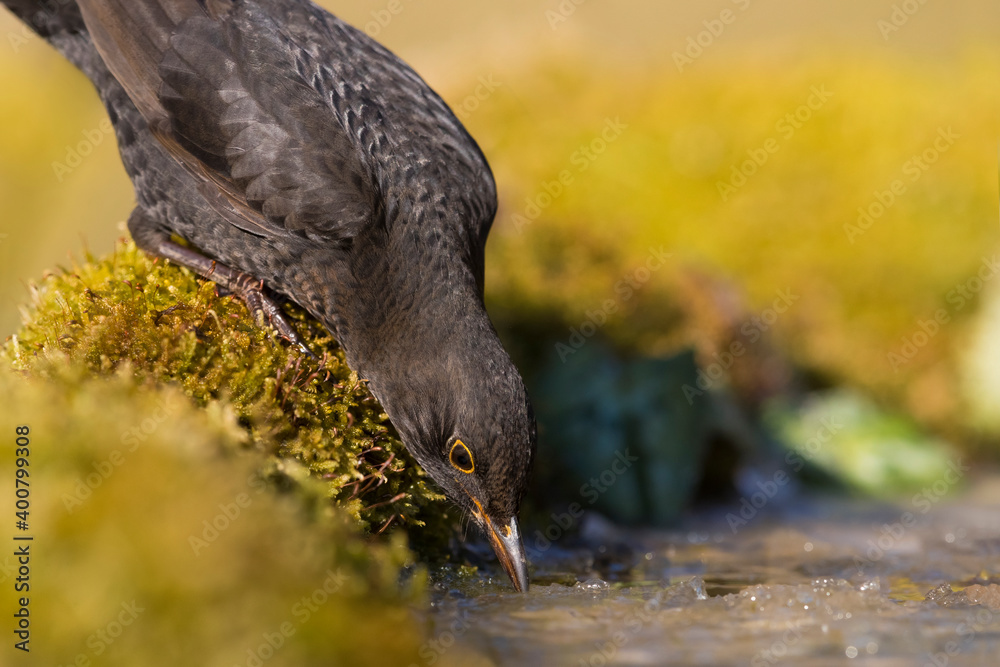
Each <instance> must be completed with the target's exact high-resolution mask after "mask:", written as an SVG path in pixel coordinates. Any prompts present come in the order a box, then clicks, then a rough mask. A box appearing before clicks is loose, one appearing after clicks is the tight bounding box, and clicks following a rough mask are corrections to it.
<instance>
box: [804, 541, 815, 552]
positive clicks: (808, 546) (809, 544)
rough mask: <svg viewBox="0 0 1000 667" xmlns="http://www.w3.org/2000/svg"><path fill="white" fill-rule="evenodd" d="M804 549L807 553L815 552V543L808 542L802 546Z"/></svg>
mask: <svg viewBox="0 0 1000 667" xmlns="http://www.w3.org/2000/svg"><path fill="white" fill-rule="evenodd" d="M802 548H803V549H805V550H806V552H809V551H812V550H813V543H812V542H806V543H805V544H804V545H802Z"/></svg>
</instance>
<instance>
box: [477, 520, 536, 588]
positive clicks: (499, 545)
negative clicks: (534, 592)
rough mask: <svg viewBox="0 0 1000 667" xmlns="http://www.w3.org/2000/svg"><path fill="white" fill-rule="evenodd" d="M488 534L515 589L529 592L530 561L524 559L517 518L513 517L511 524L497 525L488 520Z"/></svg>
mask: <svg viewBox="0 0 1000 667" xmlns="http://www.w3.org/2000/svg"><path fill="white" fill-rule="evenodd" d="M486 534H487V536H488V537H489V538H490V544H491V545H493V551H495V552H496V554H497V558H498V559H499V560H500V565H502V566H503V569H504V572H506V573H507V576H509V577H510V580H511V582H513V584H514V588H515V589H517V591H518V592H519V593H526V592H527V591H528V561H527V559H526V558H525V557H524V543H523V542H522V541H521V530H520V528H518V525H517V517H512V518H511V520H510V523H508V524H506V525H497V524H495V523H493V522H492V521H490V520H489V519H487V520H486Z"/></svg>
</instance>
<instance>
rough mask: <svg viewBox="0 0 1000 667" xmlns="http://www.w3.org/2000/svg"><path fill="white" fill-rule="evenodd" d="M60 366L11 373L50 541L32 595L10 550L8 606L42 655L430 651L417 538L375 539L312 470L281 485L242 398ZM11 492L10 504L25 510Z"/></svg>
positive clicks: (148, 660)
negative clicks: (263, 464) (206, 398)
mask: <svg viewBox="0 0 1000 667" xmlns="http://www.w3.org/2000/svg"><path fill="white" fill-rule="evenodd" d="M147 284H148V283H147ZM48 375H49V377H47V378H46V379H42V380H40V379H30V378H29V379H25V378H23V377H18V376H17V375H16V374H15V373H12V372H11V371H9V370H7V369H4V370H2V371H0V401H2V402H3V405H4V409H3V411H0V433H3V434H4V438H5V440H6V441H7V442H8V444H9V445H10V453H11V455H10V456H4V457H2V459H0V474H3V476H4V478H5V479H7V480H11V479H13V477H14V474H15V473H14V471H15V465H16V463H15V458H14V456H13V454H14V451H13V445H14V438H15V428H17V427H18V426H21V427H24V426H27V428H28V429H29V431H28V433H27V436H26V437H27V438H28V440H29V443H28V449H29V450H30V451H29V452H28V457H27V460H28V464H27V465H22V466H21V469H26V470H28V471H29V473H30V476H29V477H28V478H27V480H28V482H29V483H30V489H31V495H30V499H29V502H30V509H29V510H28V513H27V514H26V515H25V518H26V520H27V528H28V529H27V530H25V531H23V532H19V533H18V534H19V535H21V536H31V537H33V538H34V539H33V540H32V541H31V542H18V543H17V544H18V545H21V544H28V545H30V547H29V548H30V567H31V572H30V575H29V585H30V589H29V590H27V591H22V592H15V591H14V586H13V585H12V580H11V579H9V578H8V577H11V576H14V575H11V574H10V573H11V572H16V570H12V569H11V562H12V561H13V560H14V559H13V557H12V556H10V555H8V557H7V563H6V564H5V570H4V572H6V573H7V574H4V575H2V576H3V578H5V579H7V583H6V584H5V585H4V586H3V593H2V594H0V597H2V598H3V600H2V603H3V605H4V608H5V609H8V610H15V609H18V608H19V605H18V604H17V602H16V600H17V598H18V597H21V596H24V597H27V598H29V603H28V609H29V614H30V616H29V617H30V624H31V625H30V627H31V632H32V636H31V640H30V644H29V648H30V649H31V653H30V654H29V655H26V656H24V657H25V658H29V657H30V658H32V661H31V664H39V665H41V664H46V665H81V664H101V665H128V666H130V667H131V666H133V665H144V666H147V667H158V666H160V665H207V666H212V667H214V666H216V665H219V666H225V667H232V666H233V665H261V664H267V665H274V666H278V665H295V666H296V667H299V666H302V665H329V664H343V665H390V664H408V663H410V662H412V661H415V660H416V658H417V652H418V650H419V644H420V641H421V639H422V637H421V632H420V629H419V627H418V626H417V624H416V623H415V622H414V618H413V615H412V611H411V609H410V607H411V605H412V604H413V603H414V602H420V601H421V600H422V593H421V590H422V588H423V581H424V577H423V575H422V574H419V572H418V574H417V576H411V577H409V578H407V579H405V580H401V578H400V571H401V568H404V567H406V566H407V565H408V564H409V563H410V559H411V556H410V552H409V551H408V550H407V548H406V546H405V544H404V540H402V539H398V538H399V537H400V536H397V539H395V540H393V541H391V542H389V543H386V542H383V541H378V542H374V543H373V542H372V541H371V540H367V539H364V538H363V537H362V536H361V533H360V531H359V529H358V527H357V525H356V522H355V521H352V520H350V519H349V518H348V517H347V516H346V514H345V513H344V512H343V511H341V510H340V509H338V508H336V507H335V506H332V505H331V504H330V503H327V502H324V501H323V500H324V496H325V494H326V493H327V490H326V487H325V486H324V485H323V484H322V483H321V482H319V481H316V480H312V479H310V478H309V476H308V475H302V477H304V479H302V480H301V481H300V482H299V484H298V486H297V487H296V493H284V494H282V493H274V492H273V489H269V485H268V484H267V483H266V482H265V480H264V479H263V478H262V477H261V476H260V474H259V468H260V458H261V457H260V456H259V455H256V454H254V453H253V452H248V451H246V448H245V443H246V441H247V437H246V433H245V430H244V429H243V428H242V427H241V426H240V425H239V424H238V417H237V413H236V408H235V407H234V406H233V405H232V404H224V403H223V402H222V401H217V400H213V401H211V402H210V403H209V406H208V409H202V408H201V407H198V406H196V405H194V404H192V402H191V401H190V400H189V399H188V398H187V397H186V396H185V395H184V393H183V392H182V391H180V390H179V389H177V388H176V387H170V386H148V385H140V384H137V383H136V381H135V379H134V376H133V373H132V371H131V369H129V368H128V367H127V366H126V365H125V364H119V372H117V373H111V374H110V376H109V377H96V378H95V377H93V376H92V375H91V374H90V373H89V371H86V370H83V369H80V368H73V369H66V368H64V369H62V370H57V369H54V368H52V369H50V370H49V371H48ZM136 432H138V433H140V434H141V437H140V436H135V437H132V438H130V437H129V434H133V435H134V434H135V433H136ZM21 433H23V429H22V431H21ZM22 444H23V441H22ZM21 453H22V454H24V452H21ZM283 465H284V467H285V468H286V470H288V472H289V474H292V475H294V469H295V468H297V467H298V466H297V464H295V463H294V462H292V461H286V462H285V463H284V464H283ZM13 497H14V494H13V492H11V493H9V494H4V500H3V501H2V506H3V508H4V511H5V512H6V513H7V516H11V517H12V516H13V514H14V507H13ZM304 501H305V502H304ZM310 501H311V502H310ZM12 549H13V547H12ZM0 564H4V563H3V558H0ZM14 567H15V568H16V564H15V565H14ZM8 648H9V649H10V647H8ZM10 650H11V651H13V649H10ZM15 662H16V661H15Z"/></svg>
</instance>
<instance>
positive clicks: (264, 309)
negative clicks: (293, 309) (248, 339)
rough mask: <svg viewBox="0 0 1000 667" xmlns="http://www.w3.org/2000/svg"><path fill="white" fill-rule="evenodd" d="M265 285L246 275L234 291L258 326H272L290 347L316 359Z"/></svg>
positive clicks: (238, 282)
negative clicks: (265, 288)
mask: <svg viewBox="0 0 1000 667" xmlns="http://www.w3.org/2000/svg"><path fill="white" fill-rule="evenodd" d="M263 287H264V286H263V283H258V282H255V281H253V279H252V278H251V277H250V276H247V275H245V274H244V276H241V277H240V279H239V280H237V281H236V284H235V285H234V289H235V291H236V293H237V295H238V296H239V297H240V298H241V299H242V300H243V302H244V303H245V304H246V305H247V308H248V309H249V310H250V317H251V318H252V319H253V321H254V322H256V323H257V325H258V326H261V327H263V326H264V325H265V324H269V325H271V328H273V329H274V330H275V332H277V334H278V335H279V336H280V337H281V338H283V339H284V340H286V341H287V342H288V343H289V344H290V345H293V346H295V347H297V348H299V350H300V351H301V352H302V353H303V354H305V355H306V356H307V357H311V358H312V359H316V358H317V357H316V355H315V354H313V352H312V350H310V349H309V348H308V347H306V344H305V343H303V342H302V339H301V338H299V335H298V334H297V333H296V332H295V329H293V328H292V325H291V324H289V323H288V320H287V319H285V316H284V314H283V313H282V312H281V308H280V307H279V306H278V304H276V303H275V302H274V300H273V299H271V298H270V297H269V296H267V295H266V294H264V289H263Z"/></svg>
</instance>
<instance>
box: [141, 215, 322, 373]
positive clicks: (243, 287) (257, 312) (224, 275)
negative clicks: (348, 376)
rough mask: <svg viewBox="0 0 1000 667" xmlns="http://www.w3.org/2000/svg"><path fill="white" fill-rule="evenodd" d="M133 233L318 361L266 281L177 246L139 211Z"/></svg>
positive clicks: (144, 246) (153, 252) (147, 247)
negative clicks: (239, 302) (270, 293)
mask: <svg viewBox="0 0 1000 667" xmlns="http://www.w3.org/2000/svg"><path fill="white" fill-rule="evenodd" d="M129 231H131V232H132V238H133V239H135V242H136V244H137V245H138V246H139V247H140V248H142V249H143V250H145V251H146V252H148V253H150V254H151V255H156V256H159V257H163V258H165V259H169V260H170V261H171V262H174V263H175V264H179V265H180V266H184V267H187V268H189V269H191V270H192V271H194V272H195V273H197V274H198V275H199V276H201V277H202V278H206V279H208V280H211V281H213V282H214V283H215V284H216V285H218V286H219V288H220V289H221V290H224V291H226V292H229V293H231V294H234V295H236V296H237V297H238V298H240V299H241V300H242V301H243V303H245V304H246V305H247V308H248V309H249V310H250V316H251V317H252V318H253V320H254V322H256V323H257V324H258V326H261V327H263V326H264V325H265V324H270V325H271V327H272V328H274V330H275V331H276V332H277V333H278V335H279V336H280V337H281V338H284V339H285V340H286V341H288V342H289V343H290V344H292V345H294V346H295V347H297V348H299V350H301V351H302V352H303V353H304V354H306V355H308V356H310V357H313V358H316V355H315V354H313V353H312V351H310V350H309V348H308V347H306V345H305V343H303V342H302V339H301V338H299V335H298V334H297V333H296V332H295V329H293V328H292V325H291V324H289V323H288V320H287V319H286V318H285V316H284V314H283V313H282V312H281V308H279V307H278V304H277V303H275V302H274V300H273V299H272V298H271V297H270V296H268V295H267V293H266V292H265V291H264V283H263V281H261V280H258V279H256V278H254V277H253V276H251V275H250V274H248V273H243V272H242V271H237V270H235V269H232V268H230V267H228V266H226V265H225V264H220V263H219V262H217V261H215V260H213V259H210V258H208V257H205V256H204V255H202V254H201V253H199V252H197V251H195V250H192V249H191V248H186V247H184V246H182V245H179V244H177V243H174V242H173V241H171V240H170V237H169V236H168V235H167V234H165V233H163V232H162V231H161V230H160V229H159V226H158V225H156V223H155V222H153V221H152V220H151V219H150V218H148V217H147V216H146V215H145V214H144V213H143V212H142V211H141V210H140V209H138V208H137V209H135V210H134V211H133V212H132V217H130V218H129Z"/></svg>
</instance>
